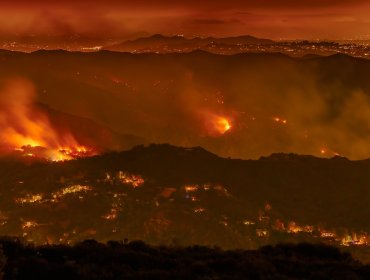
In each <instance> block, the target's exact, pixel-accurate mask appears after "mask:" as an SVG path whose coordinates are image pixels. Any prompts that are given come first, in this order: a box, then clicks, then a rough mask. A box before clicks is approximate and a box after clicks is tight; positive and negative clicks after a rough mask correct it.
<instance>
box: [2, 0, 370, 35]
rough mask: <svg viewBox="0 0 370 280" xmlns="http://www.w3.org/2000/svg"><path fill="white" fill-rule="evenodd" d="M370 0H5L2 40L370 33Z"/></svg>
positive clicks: (3, 4) (3, 0) (3, 5)
mask: <svg viewBox="0 0 370 280" xmlns="http://www.w3.org/2000/svg"><path fill="white" fill-rule="evenodd" d="M369 14H370V3H369V1H367V0H300V1H297V0H228V1H224V0H222V1H220V0H218V1H217V0H202V1H199V0H187V1H183V0H181V1H180V0H159V1H158V0H157V1H156V0H135V1H127V0H121V1H118V0H104V1H103V0H95V1H94V0H90V1H86V0H73V1H72V0H67V1H50V0H49V1H46V0H32V1H29V0H27V1H26V0H2V1H1V2H0V38H2V39H3V40H5V39H7V40H9V39H14V38H15V39H19V38H23V39H24V38H25V37H26V38H30V37H31V38H32V37H33V38H37V37H43V36H44V37H45V36H56V37H60V38H65V37H71V36H75V37H76V38H81V40H87V41H88V40H91V41H94V40H97V39H119V38H122V39H125V38H130V37H132V36H134V35H140V34H153V33H163V34H168V35H169V34H184V35H187V36H191V35H202V36H208V35H212V36H230V35H240V34H250V35H254V36H257V37H264V38H272V39H279V38H284V39H303V38H304V39H314V38H321V39H325V38H327V39H350V38H355V39H365V38H370V16H369Z"/></svg>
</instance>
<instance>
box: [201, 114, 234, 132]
mask: <svg viewBox="0 0 370 280" xmlns="http://www.w3.org/2000/svg"><path fill="white" fill-rule="evenodd" d="M204 115H205V127H206V130H207V133H208V134H209V135H211V136H220V135H223V134H225V133H226V132H227V131H229V130H230V129H231V128H232V124H231V121H230V119H229V118H228V117H225V116H223V115H217V114H213V113H205V114H204Z"/></svg>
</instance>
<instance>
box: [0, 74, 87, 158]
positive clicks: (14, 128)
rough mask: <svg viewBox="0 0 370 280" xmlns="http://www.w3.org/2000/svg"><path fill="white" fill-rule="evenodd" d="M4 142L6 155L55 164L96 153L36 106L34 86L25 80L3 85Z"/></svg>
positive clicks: (0, 121) (0, 140) (0, 120)
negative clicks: (54, 123) (15, 153)
mask: <svg viewBox="0 0 370 280" xmlns="http://www.w3.org/2000/svg"><path fill="white" fill-rule="evenodd" d="M1 90H2V91H1V95H2V98H1V101H0V108H1V113H0V126H1V127H2V130H1V131H0V143H1V145H2V150H3V152H12V151H15V152H17V153H21V155H23V156H25V157H34V158H45V159H48V160H52V161H61V160H69V159H73V158H77V157H83V156H87V155H92V154H94V152H93V151H92V150H91V149H89V148H87V147H85V146H84V145H82V144H80V143H78V142H77V140H76V139H75V137H74V136H73V135H72V134H71V133H70V132H68V131H58V130H57V128H55V127H53V126H52V124H51V123H50V121H49V119H48V117H47V116H46V115H44V114H43V113H42V112H41V111H40V110H38V109H37V107H36V106H35V99H34V97H35V94H34V92H35V89H34V88H33V85H32V84H31V83H30V82H28V81H26V80H21V79H12V80H7V81H5V82H3V83H2V89H1Z"/></svg>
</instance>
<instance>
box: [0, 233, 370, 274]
mask: <svg viewBox="0 0 370 280" xmlns="http://www.w3.org/2000/svg"><path fill="white" fill-rule="evenodd" d="M0 243H1V244H2V246H3V256H2V258H1V264H2V268H3V271H4V279H71V280H72V279H153V280H154V279H161V280H165V279H171V280H172V279H184V280H185V279H186V280H188V279H369V277H370V267H369V266H365V265H362V264H361V263H359V262H357V261H355V260H354V259H353V258H352V257H351V256H350V255H349V254H347V253H342V252H341V251H339V250H338V249H337V248H334V247H329V246H326V245H320V244H318V245H312V244H298V245H289V244H284V245H277V246H275V247H271V246H267V247H262V248H260V249H259V250H249V251H245V250H234V251H223V250H221V249H219V248H210V247H202V246H192V247H166V246H159V247H152V246H149V245H147V244H145V243H144V242H142V241H133V242H130V243H126V242H125V243H123V242H117V241H109V242H108V243H107V244H102V243H98V242H96V241H94V240H86V241H83V242H81V243H77V244H76V245H74V246H73V247H72V246H64V245H59V246H56V245H45V246H38V247H34V246H32V245H27V244H22V243H21V242H19V240H17V239H14V240H12V239H9V238H8V239H3V240H1V241H0Z"/></svg>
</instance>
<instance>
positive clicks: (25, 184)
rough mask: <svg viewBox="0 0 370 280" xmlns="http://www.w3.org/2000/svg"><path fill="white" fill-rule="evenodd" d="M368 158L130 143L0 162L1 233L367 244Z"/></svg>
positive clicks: (252, 244)
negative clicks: (229, 152) (60, 157)
mask: <svg viewBox="0 0 370 280" xmlns="http://www.w3.org/2000/svg"><path fill="white" fill-rule="evenodd" d="M369 170H370V161H369V160H363V161H350V160H347V159H345V158H340V157H335V158H332V159H323V158H315V157H312V156H298V155H294V154H275V155H272V156H270V157H267V158H261V159H260V160H234V159H226V158H221V157H218V156H217V155H215V154H212V153H210V152H208V151H206V150H204V149H202V148H200V147H198V148H179V147H174V146H170V145H150V146H138V147H136V148H134V149H132V150H129V151H126V152H120V153H118V152H116V153H110V154H105V155H101V156H96V157H92V158H84V159H78V160H73V161H66V162H58V163H53V162H35V163H30V162H28V163H22V162H19V161H16V160H12V159H10V158H4V159H2V160H1V161H0V186H1V189H0V205H1V207H0V230H1V234H4V235H12V236H23V237H24V238H25V239H26V240H28V241H30V242H35V243H37V244H44V243H46V242H48V243H73V242H77V241H81V240H84V239H90V238H94V239H97V240H99V241H107V240H110V239H124V238H129V239H130V240H134V239H140V240H144V241H146V242H150V243H151V244H180V245H191V244H202V245H214V244H216V245H219V246H222V247H223V248H257V247H258V246H260V245H263V244H272V243H279V242H287V241H289V242H298V241H310V242H311V241H312V242H318V241H320V242H326V243H329V244H335V245H341V246H349V247H353V248H355V247H356V248H364V249H366V248H368V246H369V244H370V240H369V236H368V232H370V228H369V224H368V217H369V215H370V209H369V207H368V205H370V189H369V186H370V177H369V176H368V172H369Z"/></svg>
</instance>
